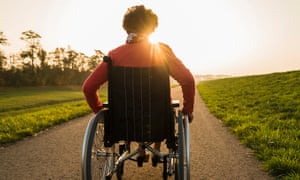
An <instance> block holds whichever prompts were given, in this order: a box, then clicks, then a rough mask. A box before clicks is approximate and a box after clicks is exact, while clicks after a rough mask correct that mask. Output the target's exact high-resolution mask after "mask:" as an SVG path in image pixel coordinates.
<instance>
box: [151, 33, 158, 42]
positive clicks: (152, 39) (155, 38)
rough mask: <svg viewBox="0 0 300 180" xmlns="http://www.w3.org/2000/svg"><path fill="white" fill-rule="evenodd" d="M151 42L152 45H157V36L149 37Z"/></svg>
mask: <svg viewBox="0 0 300 180" xmlns="http://www.w3.org/2000/svg"><path fill="white" fill-rule="evenodd" d="M149 41H150V42H151V43H152V44H157V43H158V41H159V40H158V38H157V36H155V34H151V35H150V36H149Z"/></svg>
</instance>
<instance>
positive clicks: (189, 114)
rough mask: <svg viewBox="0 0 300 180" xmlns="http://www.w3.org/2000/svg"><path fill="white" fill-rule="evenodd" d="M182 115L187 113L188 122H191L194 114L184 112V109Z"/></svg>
mask: <svg viewBox="0 0 300 180" xmlns="http://www.w3.org/2000/svg"><path fill="white" fill-rule="evenodd" d="M182 112H183V114H184V115H187V116H188V119H189V123H191V122H192V121H193V119H194V115H193V113H186V112H184V111H182Z"/></svg>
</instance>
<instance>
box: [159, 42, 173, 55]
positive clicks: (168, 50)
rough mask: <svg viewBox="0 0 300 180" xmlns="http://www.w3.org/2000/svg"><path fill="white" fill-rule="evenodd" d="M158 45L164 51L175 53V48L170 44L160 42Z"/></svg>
mask: <svg viewBox="0 0 300 180" xmlns="http://www.w3.org/2000/svg"><path fill="white" fill-rule="evenodd" d="M158 45H159V47H160V49H162V50H163V51H164V52H166V53H169V54H173V50H172V48H171V47H170V46H169V45H168V44H166V43H163V42H159V43H158Z"/></svg>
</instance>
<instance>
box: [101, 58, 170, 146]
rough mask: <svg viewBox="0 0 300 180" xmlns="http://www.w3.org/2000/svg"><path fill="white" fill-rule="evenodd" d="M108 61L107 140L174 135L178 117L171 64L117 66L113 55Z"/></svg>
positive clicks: (144, 139) (149, 139)
mask: <svg viewBox="0 0 300 180" xmlns="http://www.w3.org/2000/svg"><path fill="white" fill-rule="evenodd" d="M105 61H106V62H107V63H108V67H109V68H108V73H109V74H108V101H109V102H108V107H109V108H108V109H109V110H108V114H107V116H108V117H107V118H106V120H105V136H104V137H105V141H106V143H108V144H110V143H115V142H117V141H120V140H126V141H137V142H158V141H162V140H164V139H167V140H168V139H172V138H173V136H174V119H173V114H172V111H171V100H170V81H169V72H168V68H167V67H166V66H165V65H164V66H153V67H123V66H122V67H121V66H113V65H112V62H111V59H110V58H109V57H105Z"/></svg>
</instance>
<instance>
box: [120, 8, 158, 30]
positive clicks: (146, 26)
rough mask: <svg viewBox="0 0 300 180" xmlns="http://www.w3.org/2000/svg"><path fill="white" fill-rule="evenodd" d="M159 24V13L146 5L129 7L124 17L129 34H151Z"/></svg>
mask: <svg viewBox="0 0 300 180" xmlns="http://www.w3.org/2000/svg"><path fill="white" fill-rule="evenodd" d="M157 26H158V17H157V15H156V14H155V13H154V12H153V11H152V10H151V9H146V8H145V6H144V5H138V6H132V7H130V8H128V9H127V12H126V13H125V15H124V17H123V28H124V30H125V31H126V32H127V34H129V33H137V34H143V35H149V34H151V33H152V32H153V31H154V30H155V28H156V27H157Z"/></svg>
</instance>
